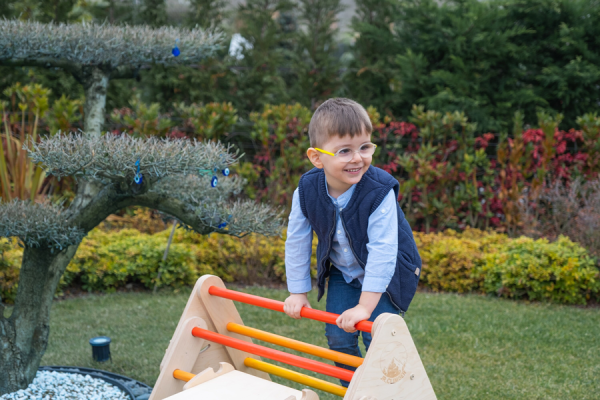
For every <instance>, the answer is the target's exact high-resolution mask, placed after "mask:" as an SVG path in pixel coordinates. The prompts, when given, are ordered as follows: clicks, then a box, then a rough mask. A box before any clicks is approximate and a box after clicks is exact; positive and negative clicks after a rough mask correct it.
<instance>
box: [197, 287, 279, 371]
mask: <svg viewBox="0 0 600 400" xmlns="http://www.w3.org/2000/svg"><path fill="white" fill-rule="evenodd" d="M197 285H199V287H198V291H197V292H196V293H197V295H198V297H199V298H200V300H201V301H202V303H203V305H204V307H205V309H206V311H207V312H208V314H209V315H210V318H211V321H212V323H213V324H214V327H215V329H216V330H212V329H210V330H212V331H213V332H217V333H220V334H222V335H227V336H230V337H233V338H236V339H240V340H244V341H246V342H248V343H253V342H252V339H251V338H249V337H247V336H243V335H239V334H237V333H233V332H229V331H228V330H227V324H228V323H229V322H234V323H236V324H240V325H243V324H244V322H243V321H242V318H241V317H240V314H239V313H238V311H237V309H236V308H235V304H234V303H233V301H231V300H228V299H224V298H221V297H217V296H212V295H210V294H209V293H208V288H209V287H210V286H217V287H221V288H225V284H224V283H223V281H222V280H221V278H219V277H217V276H214V275H203V276H202V277H200V279H198V283H197ZM225 349H226V351H227V354H229V358H230V359H231V363H232V364H233V366H234V367H235V369H236V370H238V371H242V372H245V373H247V374H251V375H254V376H258V377H259V378H263V379H266V380H269V381H270V380H271V378H270V377H269V374H267V373H265V372H262V371H258V370H255V369H253V368H248V367H246V366H245V365H244V360H245V359H246V357H254V358H257V359H259V358H258V357H256V356H253V355H252V354H250V353H247V352H245V351H242V350H237V349H232V348H230V347H225Z"/></svg>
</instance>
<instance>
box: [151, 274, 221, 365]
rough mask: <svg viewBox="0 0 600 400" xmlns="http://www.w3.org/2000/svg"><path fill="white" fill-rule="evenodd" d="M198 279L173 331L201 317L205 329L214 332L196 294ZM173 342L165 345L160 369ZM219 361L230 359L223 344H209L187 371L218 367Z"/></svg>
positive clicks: (208, 316) (212, 325)
mask: <svg viewBox="0 0 600 400" xmlns="http://www.w3.org/2000/svg"><path fill="white" fill-rule="evenodd" d="M200 279H201V278H200ZM200 279H198V280H197V281H196V284H195V285H194V289H193V290H192V293H191V295H190V298H189V299H188V301H187V303H186V305H185V308H184V309H183V312H182V313H181V317H180V318H179V323H178V324H177V328H175V332H178V331H180V330H181V329H182V325H183V324H184V322H185V321H187V320H188V319H190V318H192V317H200V318H202V319H203V320H204V321H205V322H206V325H207V329H208V330H210V331H213V332H216V330H215V325H214V324H213V323H212V321H211V318H210V315H209V314H208V311H207V310H206V307H204V304H203V303H202V300H201V299H200V297H199V296H198V291H199V290H200V286H201V285H202V282H201V280H200ZM173 336H175V335H173ZM173 343H174V342H173V340H171V341H170V342H169V346H168V347H167V350H165V356H164V357H163V360H162V362H161V363H160V369H162V368H163V365H164V363H165V360H166V359H167V358H169V352H170V351H172V345H173ZM219 349H220V351H219ZM221 361H222V362H228V363H231V360H230V359H229V354H227V352H226V351H225V349H224V348H223V346H220V345H214V344H211V345H210V347H209V349H208V351H206V352H204V353H202V357H200V355H199V356H198V358H197V359H196V362H195V364H194V367H193V368H192V369H191V370H190V371H188V372H191V373H194V374H197V373H199V372H201V371H204V370H205V369H206V368H209V367H212V368H219V362H221Z"/></svg>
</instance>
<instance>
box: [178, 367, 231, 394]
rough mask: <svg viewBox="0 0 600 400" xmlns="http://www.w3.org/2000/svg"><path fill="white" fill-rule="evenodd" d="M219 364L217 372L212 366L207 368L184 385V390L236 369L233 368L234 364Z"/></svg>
mask: <svg viewBox="0 0 600 400" xmlns="http://www.w3.org/2000/svg"><path fill="white" fill-rule="evenodd" d="M219 364H220V366H219V369H218V370H217V372H215V370H214V369H212V368H206V369H205V370H204V371H202V372H200V373H199V374H197V375H196V376H195V377H193V378H192V379H191V380H190V381H189V382H188V383H186V384H185V385H183V390H188V389H191V388H193V387H194V386H198V385H200V384H201V383H204V382H208V381H210V380H211V379H215V378H216V377H218V376H221V375H225V374H226V373H228V372H231V371H235V368H233V365H231V364H228V363H225V362H222V363H219Z"/></svg>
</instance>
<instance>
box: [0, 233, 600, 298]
mask: <svg viewBox="0 0 600 400" xmlns="http://www.w3.org/2000/svg"><path fill="white" fill-rule="evenodd" d="M169 233H170V229H167V230H164V231H162V232H159V233H155V234H148V233H140V232H139V231H137V230H135V229H123V230H121V231H119V232H114V231H103V230H100V229H95V230H93V231H92V232H90V234H89V235H88V236H87V237H86V238H85V239H84V240H83V241H82V243H81V246H80V248H79V251H78V252H77V255H76V256H75V257H74V258H73V260H72V262H71V264H69V266H68V268H67V271H66V272H65V274H64V275H63V278H62V279H61V282H60V285H59V288H58V293H59V294H60V292H61V291H62V290H64V289H65V288H66V287H69V286H74V285H80V286H81V287H82V288H83V289H84V290H88V291H100V292H111V291H115V290H117V289H119V288H122V287H125V285H127V284H129V283H137V284H141V285H143V286H144V287H146V288H153V287H154V285H155V283H156V277H157V275H158V271H159V268H160V271H161V278H160V282H159V286H160V287H165V286H166V287H171V288H180V287H183V286H189V285H192V284H193V283H194V282H195V280H196V279H197V278H198V277H200V276H201V275H203V274H215V275H218V276H220V277H221V278H223V280H225V281H227V282H233V281H235V282H238V283H249V284H254V283H273V282H283V281H285V232H284V234H283V236H282V237H280V238H267V237H264V236H260V235H249V236H246V237H244V238H241V239H238V238H234V237H231V236H225V235H215V234H213V235H210V236H208V237H207V236H201V235H198V234H195V233H193V232H187V231H185V230H183V229H178V230H177V231H176V232H175V235H174V237H173V243H172V244H171V247H170V249H169V255H168V257H167V261H166V262H163V261H162V256H163V252H164V250H165V246H166V244H167V238H168V236H169ZM415 240H416V241H417V247H418V248H419V252H420V254H421V258H422V259H423V271H422V274H421V283H420V284H421V285H422V286H425V287H428V288H431V289H433V290H435V291H446V292H458V293H465V292H472V291H477V292H484V293H489V294H496V295H499V296H502V297H508V298H513V299H529V300H539V301H552V302H557V303H567V304H585V303H587V302H588V301H589V300H590V299H593V298H594V296H597V294H598V293H599V292H600V276H599V271H598V269H597V267H596V266H595V259H594V258H593V257H591V256H590V255H589V254H588V252H587V251H586V250H585V249H584V248H582V247H580V246H579V245H577V244H575V243H573V242H571V241H570V240H569V239H567V238H565V237H560V238H559V239H558V240H557V241H556V242H553V243H550V242H548V241H547V240H545V239H540V240H537V241H536V240H533V239H530V238H526V237H521V238H519V239H510V238H509V237H508V236H507V235H505V234H500V233H495V232H485V231H480V230H477V229H467V230H465V231H464V232H463V233H458V232H455V231H453V230H447V231H445V232H443V233H431V234H425V233H421V232H415ZM316 245H317V240H316V238H315V239H314V240H313V257H312V262H311V265H312V266H313V269H312V270H311V274H312V276H313V277H315V276H316V270H315V269H314V266H315V265H316ZM0 251H2V258H1V260H0V297H1V298H2V301H3V302H5V303H12V302H13V301H14V297H15V295H16V293H17V282H18V279H19V267H20V264H21V263H20V260H21V256H22V253H23V252H22V249H21V248H20V247H17V246H16V243H15V242H14V241H13V242H7V241H3V242H1V243H0ZM597 298H598V297H597Z"/></svg>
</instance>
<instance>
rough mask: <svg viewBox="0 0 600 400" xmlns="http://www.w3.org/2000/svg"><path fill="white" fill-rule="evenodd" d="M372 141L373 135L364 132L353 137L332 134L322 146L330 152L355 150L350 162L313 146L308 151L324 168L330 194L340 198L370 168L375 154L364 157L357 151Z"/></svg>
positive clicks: (318, 165) (316, 165) (315, 162)
mask: <svg viewBox="0 0 600 400" xmlns="http://www.w3.org/2000/svg"><path fill="white" fill-rule="evenodd" d="M370 142H371V135H370V134H367V133H363V134H362V135H357V136H354V137H353V138H351V137H350V136H349V135H348V136H344V137H341V136H332V137H330V138H329V139H328V140H327V142H325V143H323V144H322V145H321V148H322V149H323V150H325V151H327V152H330V153H334V154H335V153H336V152H338V151H339V150H341V149H349V150H350V151H352V152H353V154H352V159H351V160H350V161H348V162H344V161H340V159H339V157H335V156H331V155H329V154H324V153H321V152H319V151H317V150H316V149H315V148H313V147H311V148H310V149H308V151H307V155H308V158H309V159H310V161H311V162H312V163H313V165H314V166H315V167H317V168H323V169H324V171H325V177H326V178H327V187H328V190H329V194H330V195H331V196H332V197H334V198H338V196H340V195H341V194H342V193H344V192H345V191H346V190H348V189H349V188H350V187H351V186H352V185H354V184H357V183H358V182H360V180H361V179H362V176H363V175H364V173H365V172H367V170H368V169H369V166H370V165H371V161H372V159H373V156H372V155H371V156H369V157H364V158H363V157H362V156H361V155H360V154H359V153H358V152H356V151H357V150H358V149H360V147H361V146H362V145H364V144H367V143H370Z"/></svg>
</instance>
